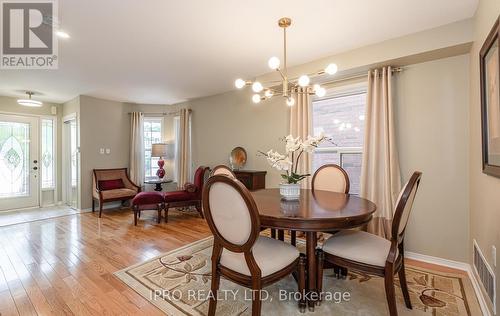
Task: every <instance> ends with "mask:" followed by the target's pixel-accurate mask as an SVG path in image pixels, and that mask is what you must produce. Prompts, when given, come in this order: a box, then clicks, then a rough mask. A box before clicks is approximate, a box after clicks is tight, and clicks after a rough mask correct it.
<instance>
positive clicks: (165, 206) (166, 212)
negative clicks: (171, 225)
mask: <svg viewBox="0 0 500 316" xmlns="http://www.w3.org/2000/svg"><path fill="white" fill-rule="evenodd" d="M163 209H164V210H165V223H168V204H164V205H163Z"/></svg>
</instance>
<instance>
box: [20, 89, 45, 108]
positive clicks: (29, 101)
mask: <svg viewBox="0 0 500 316" xmlns="http://www.w3.org/2000/svg"><path fill="white" fill-rule="evenodd" d="M26 94H27V95H28V97H29V98H28V99H18V100H17V103H18V104H19V105H23V106H31V107H41V106H42V105H43V103H42V102H40V101H36V100H33V99H31V96H32V95H34V94H35V93H34V92H31V91H26Z"/></svg>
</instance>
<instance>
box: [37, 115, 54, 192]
mask: <svg viewBox="0 0 500 316" xmlns="http://www.w3.org/2000/svg"><path fill="white" fill-rule="evenodd" d="M54 134H55V133H54V120H53V119H42V144H41V145H42V147H41V153H42V155H41V157H40V158H41V159H40V164H39V166H40V167H41V171H42V189H54V188H55V186H56V181H55V168H54V140H55V135H54Z"/></svg>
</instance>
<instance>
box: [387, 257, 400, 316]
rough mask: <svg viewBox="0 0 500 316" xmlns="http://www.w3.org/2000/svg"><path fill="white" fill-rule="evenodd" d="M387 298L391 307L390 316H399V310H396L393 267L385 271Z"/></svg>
mask: <svg viewBox="0 0 500 316" xmlns="http://www.w3.org/2000/svg"><path fill="white" fill-rule="evenodd" d="M384 279H385V296H386V299H387V305H388V307H389V315H390V316H397V315H398V309H397V308H396V295H395V291H394V271H393V269H392V267H390V268H386V269H385V276H384Z"/></svg>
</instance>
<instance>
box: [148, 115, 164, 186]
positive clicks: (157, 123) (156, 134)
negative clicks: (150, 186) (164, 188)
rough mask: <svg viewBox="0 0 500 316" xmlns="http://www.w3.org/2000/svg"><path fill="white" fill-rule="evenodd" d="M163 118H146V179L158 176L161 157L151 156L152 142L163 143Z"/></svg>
mask: <svg viewBox="0 0 500 316" xmlns="http://www.w3.org/2000/svg"><path fill="white" fill-rule="evenodd" d="M163 128H164V127H163V118H161V117H145V118H144V176H145V178H146V179H151V178H154V177H156V171H157V170H158V160H159V159H160V158H159V157H151V148H152V144H156V143H161V141H162V138H163V137H162V135H163Z"/></svg>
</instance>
